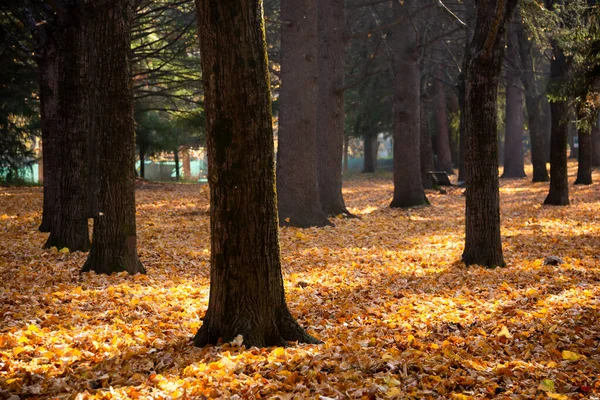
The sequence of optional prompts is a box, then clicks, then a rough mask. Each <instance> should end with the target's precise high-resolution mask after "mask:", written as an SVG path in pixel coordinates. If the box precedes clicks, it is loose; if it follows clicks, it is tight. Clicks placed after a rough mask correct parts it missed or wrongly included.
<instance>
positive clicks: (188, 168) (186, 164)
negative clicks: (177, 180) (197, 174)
mask: <svg viewBox="0 0 600 400" xmlns="http://www.w3.org/2000/svg"><path fill="white" fill-rule="evenodd" d="M181 154H182V155H183V157H182V158H183V178H184V179H191V178H192V165H191V163H190V148H189V147H188V146H183V147H182V148H181Z"/></svg>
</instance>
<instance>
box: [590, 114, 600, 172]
mask: <svg viewBox="0 0 600 400" xmlns="http://www.w3.org/2000/svg"><path fill="white" fill-rule="evenodd" d="M592 166H594V167H598V166H600V116H598V117H597V119H596V121H595V123H594V125H593V126H592Z"/></svg>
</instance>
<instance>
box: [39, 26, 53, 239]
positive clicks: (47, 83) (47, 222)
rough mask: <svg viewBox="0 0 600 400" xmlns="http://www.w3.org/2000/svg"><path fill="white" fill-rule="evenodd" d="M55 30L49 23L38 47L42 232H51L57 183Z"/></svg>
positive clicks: (40, 228) (40, 227)
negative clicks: (41, 152)
mask: <svg viewBox="0 0 600 400" xmlns="http://www.w3.org/2000/svg"><path fill="white" fill-rule="evenodd" d="M53 27H54V23H53V22H50V21H49V22H48V23H47V24H46V26H45V27H44V35H43V39H41V41H42V42H41V43H38V44H37V45H38V47H39V48H40V52H39V53H40V57H39V64H38V71H39V86H40V92H39V93H40V94H39V95H40V127H41V131H42V145H43V156H42V164H43V169H44V205H43V211H42V223H41V224H40V226H39V228H38V229H39V230H40V232H50V231H51V230H52V220H53V219H54V213H55V207H56V206H55V204H56V196H57V194H56V191H57V188H56V187H57V181H58V177H57V173H56V164H57V161H58V156H57V154H56V153H57V151H56V145H55V141H56V135H57V126H58V116H57V114H56V112H57V101H58V93H57V90H58V62H57V61H58V60H57V54H56V52H57V49H56V40H55V38H54V32H53Z"/></svg>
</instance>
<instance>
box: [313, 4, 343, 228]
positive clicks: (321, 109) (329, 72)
mask: <svg viewBox="0 0 600 400" xmlns="http://www.w3.org/2000/svg"><path fill="white" fill-rule="evenodd" d="M317 11H318V12H317V15H318V41H319V47H318V55H317V67H318V84H319V89H318V101H317V104H318V106H317V163H318V164H317V172H318V186H319V198H320V201H321V207H322V209H323V211H324V212H325V213H326V214H327V215H329V216H336V215H340V214H342V215H347V216H350V215H351V214H350V212H349V211H348V210H347V209H346V204H345V203H344V198H343V196H342V157H343V150H344V117H345V114H344V91H343V90H342V87H343V86H344V29H345V23H346V18H345V15H344V0H317Z"/></svg>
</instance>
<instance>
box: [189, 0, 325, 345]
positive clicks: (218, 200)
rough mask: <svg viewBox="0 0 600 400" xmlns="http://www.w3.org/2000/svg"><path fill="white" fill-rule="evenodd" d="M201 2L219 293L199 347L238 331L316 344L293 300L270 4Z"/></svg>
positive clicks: (255, 337) (263, 340)
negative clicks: (278, 156)
mask: <svg viewBox="0 0 600 400" xmlns="http://www.w3.org/2000/svg"><path fill="white" fill-rule="evenodd" d="M196 5H197V12H198V31H199V36H200V43H201V50H202V70H203V72H204V75H205V76H206V77H209V79H205V81H204V87H205V92H206V113H207V144H208V157H209V165H210V170H209V179H208V180H209V183H210V192H211V196H210V198H211V290H210V297H209V304H208V310H207V312H206V316H205V317H204V322H203V324H202V326H201V327H200V329H199V331H198V333H197V334H196V336H195V337H194V344H195V345H196V346H205V345H207V344H216V343H217V342H218V341H219V339H222V340H223V341H226V342H227V341H231V340H233V339H234V338H235V337H236V336H237V335H242V337H243V341H244V344H245V345H246V346H274V345H277V346H281V345H286V343H287V342H286V341H300V342H304V343H316V342H317V340H316V339H314V338H313V337H312V336H310V335H308V334H307V333H306V332H305V331H304V330H303V329H302V328H301V327H300V326H299V325H298V323H297V322H296V321H295V320H294V318H293V317H292V315H291V314H290V312H289V310H288V308H287V305H286V302H285V295H284V289H283V278H282V275H281V261H280V256H279V242H278V223H277V206H276V199H275V190H274V187H275V185H274V184H275V182H274V178H275V176H274V171H273V168H274V165H273V161H274V146H273V130H272V121H271V104H270V94H269V80H268V79H269V78H268V70H267V55H266V51H265V50H266V49H265V47H266V46H265V36H264V22H263V18H262V7H261V2H260V1H259V0H249V1H241V2H223V1H220V0H197V3H196ZM240 60H243V61H244V62H243V63H242V64H240ZM232 221H235V223H232Z"/></svg>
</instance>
